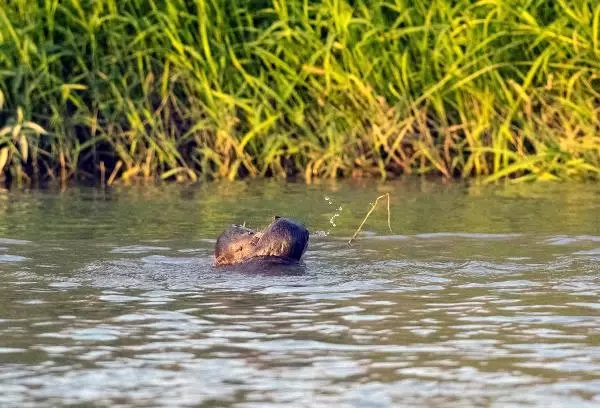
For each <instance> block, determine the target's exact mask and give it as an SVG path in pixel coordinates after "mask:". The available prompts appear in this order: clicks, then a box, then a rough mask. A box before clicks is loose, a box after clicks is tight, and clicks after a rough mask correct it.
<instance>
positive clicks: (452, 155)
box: [0, 0, 600, 182]
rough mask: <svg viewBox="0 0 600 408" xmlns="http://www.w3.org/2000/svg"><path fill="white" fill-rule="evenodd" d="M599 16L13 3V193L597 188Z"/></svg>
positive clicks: (153, 1) (144, 0) (3, 36)
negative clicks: (125, 186)
mask: <svg viewBox="0 0 600 408" xmlns="http://www.w3.org/2000/svg"><path fill="white" fill-rule="evenodd" d="M599 26H600V5H599V4H598V2H597V1H594V0H574V1H563V0H557V1H554V2H547V1H545V0H531V1H528V2H522V1H519V0H495V1H488V0H485V1H470V0H417V1H411V2H408V1H402V0H362V1H361V0H354V1H353V0H327V1H314V2H313V1H310V2H309V1H301V0H271V1H267V0H253V1H247V0H212V1H204V0H195V1H186V0H130V1H127V2H120V1H117V0H98V1H95V2H87V1H85V2H84V1H80V0H69V1H61V2H59V1H57V0H34V1H31V0H14V1H8V0H0V49H1V52H0V106H2V110H1V113H0V129H2V130H1V131H0V165H1V166H0V167H1V168H2V170H3V172H4V175H7V176H9V178H12V179H13V180H17V181H19V180H21V181H22V182H28V181H29V180H30V179H32V180H38V179H40V178H50V179H52V178H55V179H63V180H66V179H69V178H73V177H78V178H96V179H98V178H103V179H105V180H106V181H110V182H113V181H117V180H125V181H126V180H133V179H139V178H156V177H161V178H164V179H171V178H174V179H178V180H181V181H184V180H196V179H198V178H203V177H210V178H213V177H214V178H230V179H233V178H238V177H260V176H282V175H291V174H294V175H298V176H301V177H304V178H306V179H307V180H311V179H312V178H315V177H334V176H360V175H375V176H377V177H379V176H385V177H390V176H393V175H396V174H401V173H437V174H441V175H443V176H447V177H457V176H463V177H469V176H483V177H485V179H486V180H488V181H492V180H495V179H498V178H503V177H511V178H517V179H519V180H527V179H548V178H551V179H554V178H558V179H581V178H597V176H598V174H599V172H600V107H599V106H600V28H599Z"/></svg>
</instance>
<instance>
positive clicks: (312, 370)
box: [0, 182, 600, 408]
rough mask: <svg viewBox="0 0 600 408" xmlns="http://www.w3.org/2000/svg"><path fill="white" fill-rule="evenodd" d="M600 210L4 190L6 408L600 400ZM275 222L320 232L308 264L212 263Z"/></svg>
mask: <svg viewBox="0 0 600 408" xmlns="http://www.w3.org/2000/svg"><path fill="white" fill-rule="evenodd" d="M383 192H391V194H392V228H393V233H390V232H389V231H387V230H386V228H387V227H386V216H385V212H384V206H382V207H381V208H380V209H378V210H377V211H376V212H375V213H374V214H373V215H372V216H371V218H370V219H369V221H368V222H367V224H366V226H365V232H364V233H363V234H361V235H360V237H359V239H358V240H357V241H356V243H355V244H354V245H353V246H352V247H349V246H347V245H346V240H347V239H348V238H349V236H351V235H352V233H353V231H354V228H355V227H356V226H357V225H358V224H359V223H360V221H361V219H362V217H363V216H364V214H365V213H366V211H367V210H368V209H369V203H370V202H372V201H373V200H374V199H375V198H376V197H377V196H378V195H379V194H381V193H383ZM599 199H600V188H598V187H595V186H589V185H578V186H571V187H568V186H560V185H553V186H544V185H538V186H529V187H496V188H493V189H492V188H488V189H481V188H473V187H471V188H466V187H462V186H457V185H450V186H444V185H438V184H428V183H412V184H409V183H395V184H387V185H384V186H376V185H374V184H365V185H350V184H339V185H327V186H311V187H306V186H304V185H295V184H287V185H286V184H279V183H274V182H264V183H258V182H253V183H249V184H246V183H235V184H221V185H206V186H196V187H177V186H166V187H160V188H159V187H154V188H143V189H136V188H131V189H123V190H111V191H101V190H94V189H71V190H69V191H67V192H66V193H53V192H39V191H38V192H22V193H18V192H12V193H3V194H2V195H0V278H1V279H2V285H1V286H0V406H2V407H5V406H6V407H13V406H14V407H34V406H57V407H60V406H68V405H77V406H106V407H147V406H169V407H187V406H194V407H280V406H281V407H286V408H289V407H331V406H335V407H390V406H399V407H400V406H405V407H417V406H419V407H420V406H424V407H436V406H444V407H449V406H461V407H462V406H485V407H562V406H576V407H593V406H599V405H600V301H599V299H600V222H599V217H598V214H599V210H600V200H599ZM340 206H341V207H342V210H341V211H339V207H340ZM336 213H339V216H337V217H334V215H335V214H336ZM273 215H285V216H292V217H295V218H297V219H300V220H302V221H304V222H305V223H306V225H307V226H308V228H309V229H310V230H311V232H313V236H312V237H311V242H310V245H309V249H308V251H307V254H306V259H305V262H304V264H302V265H299V266H297V267H288V268H285V269H277V268H270V269H269V270H254V271H247V270H246V271H244V270H239V269H238V270H222V269H214V268H213V267H212V266H211V264H212V258H211V255H212V249H213V245H214V242H215V238H216V236H217V235H218V233H220V232H221V231H222V230H223V229H225V228H226V227H227V226H228V225H229V224H230V223H233V222H236V223H242V222H244V221H245V222H246V223H247V224H248V225H249V226H251V227H260V226H261V225H264V224H266V223H268V222H269V220H270V218H271V217H272V216H273ZM332 217H334V222H333V221H330V220H331V219H332ZM333 223H335V224H336V226H335V227H334V226H333V225H332V224H333ZM328 231H329V234H327V232H328Z"/></svg>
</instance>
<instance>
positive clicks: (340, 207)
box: [324, 196, 343, 236]
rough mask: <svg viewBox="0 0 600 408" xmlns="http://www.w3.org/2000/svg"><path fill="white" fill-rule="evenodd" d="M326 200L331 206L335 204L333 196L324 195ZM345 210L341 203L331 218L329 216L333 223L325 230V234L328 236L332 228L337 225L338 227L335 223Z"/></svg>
mask: <svg viewBox="0 0 600 408" xmlns="http://www.w3.org/2000/svg"><path fill="white" fill-rule="evenodd" d="M324 199H325V201H326V202H327V204H329V205H330V206H333V205H334V203H333V200H332V199H331V197H329V196H325V197H324ZM342 211H343V207H342V206H341V205H340V206H339V207H338V208H337V209H336V210H335V212H334V213H333V215H332V216H331V218H329V224H330V225H331V227H330V228H329V229H328V230H327V231H326V232H325V236H328V235H329V234H330V233H331V230H332V229H333V228H335V227H337V224H336V223H335V220H336V218H338V217H339V216H340V215H341V214H342Z"/></svg>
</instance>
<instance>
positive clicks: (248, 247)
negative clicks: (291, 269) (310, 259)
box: [215, 216, 309, 266]
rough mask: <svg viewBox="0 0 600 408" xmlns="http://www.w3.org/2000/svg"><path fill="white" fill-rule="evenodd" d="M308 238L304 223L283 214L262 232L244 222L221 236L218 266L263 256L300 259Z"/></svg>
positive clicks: (295, 260)
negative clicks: (246, 225) (243, 224)
mask: <svg viewBox="0 0 600 408" xmlns="http://www.w3.org/2000/svg"><path fill="white" fill-rule="evenodd" d="M308 238H309V233H308V230H307V229H306V227H305V226H304V225H302V224H300V223H298V222H296V221H294V220H291V219H289V218H283V217H279V216H276V217H274V219H273V222H271V224H269V225H268V226H267V227H266V228H265V229H263V230H262V231H258V232H257V231H254V230H252V229H250V228H246V227H245V226H242V225H232V226H231V227H230V228H229V229H227V230H226V231H225V232H223V233H222V234H221V235H220V236H219V238H217V244H216V245H215V266H221V265H235V264H240V263H243V262H246V261H249V260H256V259H261V258H263V259H265V260H269V261H274V262H279V261H281V262H282V263H290V262H297V261H299V260H300V258H302V255H303V254H304V251H306V247H307V246H308Z"/></svg>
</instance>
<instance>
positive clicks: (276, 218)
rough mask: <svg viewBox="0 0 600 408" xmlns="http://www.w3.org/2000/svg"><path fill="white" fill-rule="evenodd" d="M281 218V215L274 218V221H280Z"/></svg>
mask: <svg viewBox="0 0 600 408" xmlns="http://www.w3.org/2000/svg"><path fill="white" fill-rule="evenodd" d="M280 218H281V217H280V216H279V215H276V216H275V217H273V221H276V220H278V219H280Z"/></svg>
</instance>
